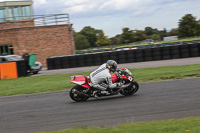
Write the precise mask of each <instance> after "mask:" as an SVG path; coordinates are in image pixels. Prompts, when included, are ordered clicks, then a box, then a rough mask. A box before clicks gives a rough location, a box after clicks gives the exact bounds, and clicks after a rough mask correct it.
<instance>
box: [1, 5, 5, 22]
mask: <svg viewBox="0 0 200 133" xmlns="http://www.w3.org/2000/svg"><path fill="white" fill-rule="evenodd" d="M4 21H6V8H0V22H4Z"/></svg>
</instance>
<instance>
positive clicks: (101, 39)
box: [75, 14, 200, 50]
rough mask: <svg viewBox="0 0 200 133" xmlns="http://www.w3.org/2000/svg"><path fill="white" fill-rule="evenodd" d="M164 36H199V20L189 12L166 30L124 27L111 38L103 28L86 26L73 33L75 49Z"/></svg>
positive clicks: (157, 38) (156, 38)
mask: <svg viewBox="0 0 200 133" xmlns="http://www.w3.org/2000/svg"><path fill="white" fill-rule="evenodd" d="M166 36H179V37H191V36H200V20H198V21H197V20H196V18H195V17H193V16H192V15H191V14H186V15H185V16H183V17H182V18H181V19H180V20H179V25H178V28H173V29H171V30H170V31H168V32H167V30H166V29H165V28H164V29H163V30H158V29H156V28H155V29H154V28H152V27H145V29H144V30H131V29H130V28H128V27H125V28H123V29H122V34H119V35H116V36H115V37H112V38H108V37H107V36H105V35H104V32H103V30H98V29H94V28H92V27H90V26H86V27H84V28H83V29H82V30H81V31H80V32H77V33H75V45H76V49H78V50H79V49H86V48H89V47H99V46H108V45H118V44H127V43H133V42H137V41H143V40H145V39H153V40H162V39H163V37H166Z"/></svg>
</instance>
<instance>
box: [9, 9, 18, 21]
mask: <svg viewBox="0 0 200 133" xmlns="http://www.w3.org/2000/svg"><path fill="white" fill-rule="evenodd" d="M8 11H9V20H19V10H18V7H10V8H9V10H8Z"/></svg>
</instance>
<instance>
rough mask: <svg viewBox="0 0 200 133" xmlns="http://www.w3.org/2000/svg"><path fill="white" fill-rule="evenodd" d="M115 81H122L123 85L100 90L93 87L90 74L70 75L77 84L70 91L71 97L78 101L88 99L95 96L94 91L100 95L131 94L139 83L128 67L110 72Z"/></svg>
mask: <svg viewBox="0 0 200 133" xmlns="http://www.w3.org/2000/svg"><path fill="white" fill-rule="evenodd" d="M110 74H111V76H112V82H113V83H121V84H122V86H121V87H117V88H113V89H111V90H104V91H102V90H99V89H95V88H93V87H91V82H90V78H89V76H70V79H71V82H72V83H74V84H76V86H74V87H73V88H72V89H71V90H70V92H69V95H70V98H71V99H72V100H74V101H76V102H80V101H86V100H87V99H88V98H91V97H94V95H93V93H94V91H96V92H98V96H99V97H102V96H111V95H117V94H119V93H120V94H122V95H124V96H129V95H132V94H134V93H136V92H137V91H138V89H139V84H138V83H137V82H136V81H135V80H134V75H133V74H132V73H131V72H130V71H129V70H128V69H127V68H120V69H118V70H117V72H116V73H110Z"/></svg>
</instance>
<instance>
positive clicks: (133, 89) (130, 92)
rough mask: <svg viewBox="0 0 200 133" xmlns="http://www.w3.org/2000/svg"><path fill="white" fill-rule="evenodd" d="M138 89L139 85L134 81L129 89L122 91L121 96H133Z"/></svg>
mask: <svg viewBox="0 0 200 133" xmlns="http://www.w3.org/2000/svg"><path fill="white" fill-rule="evenodd" d="M138 89H139V84H138V83H137V82H136V81H134V82H132V83H131V84H130V85H129V86H128V87H126V88H125V89H123V90H122V91H120V94H122V95H124V96H129V95H133V94H134V93H136V92H137V91H138Z"/></svg>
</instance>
